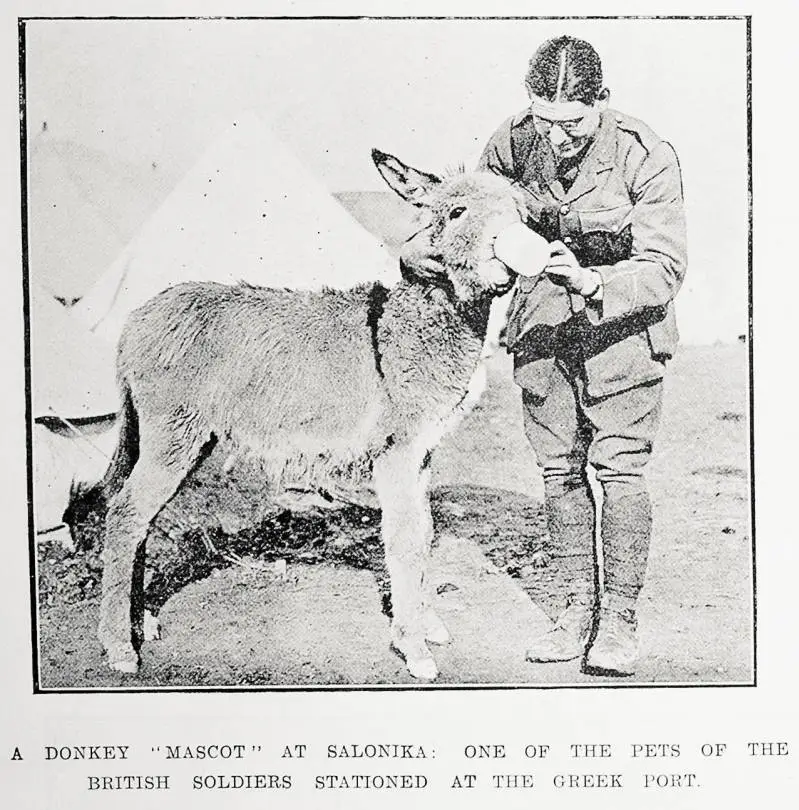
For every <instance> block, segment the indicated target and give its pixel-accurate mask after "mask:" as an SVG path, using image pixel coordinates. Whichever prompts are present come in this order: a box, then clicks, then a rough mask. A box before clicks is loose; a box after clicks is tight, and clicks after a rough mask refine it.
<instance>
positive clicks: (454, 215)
mask: <svg viewBox="0 0 799 810" xmlns="http://www.w3.org/2000/svg"><path fill="white" fill-rule="evenodd" d="M465 212H466V206H464V205H459V206H457V207H456V208H453V209H452V210H451V211H450V212H449V218H450V219H457V218H458V217H459V216H461V214H464V213H465Z"/></svg>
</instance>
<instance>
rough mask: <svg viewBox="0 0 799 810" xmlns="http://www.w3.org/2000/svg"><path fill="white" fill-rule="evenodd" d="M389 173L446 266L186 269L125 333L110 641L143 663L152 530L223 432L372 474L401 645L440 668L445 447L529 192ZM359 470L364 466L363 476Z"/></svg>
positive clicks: (308, 461)
mask: <svg viewBox="0 0 799 810" xmlns="http://www.w3.org/2000/svg"><path fill="white" fill-rule="evenodd" d="M372 158H373V160H374V162H375V165H376V166H377V168H378V170H379V172H380V173H381V175H382V176H383V178H384V179H385V180H386V182H387V183H388V185H389V186H390V187H391V188H392V189H393V190H394V191H395V192H396V193H397V194H399V195H400V196H401V197H402V198H404V199H405V200H407V201H409V202H410V203H412V204H413V205H415V206H418V207H420V208H423V209H426V210H427V212H428V213H429V217H430V222H431V228H432V233H433V244H434V246H436V247H437V248H438V252H440V254H441V256H443V262H444V267H445V271H446V272H445V277H442V278H441V279H436V280H435V283H433V282H431V281H428V280H409V279H405V280H402V281H400V282H398V283H397V284H396V285H395V286H393V287H391V288H386V287H384V286H382V285H381V284H379V283H368V284H361V285H359V286H356V287H353V288H352V289H350V290H345V291H341V290H333V289H323V290H321V291H299V290H285V289H282V290H278V289H268V288H263V287H255V286H250V285H247V284H244V283H240V284H238V285H234V286H228V285H223V284H217V283H212V282H207V283H199V282H196V283H194V282H189V283H183V284H178V285H176V286H174V287H171V288H169V289H167V290H165V291H164V292H162V293H160V294H159V295H157V296H156V297H154V298H153V299H151V300H150V301H148V302H147V303H145V304H144V305H143V306H141V307H140V308H139V309H137V310H135V311H134V312H133V313H131V315H130V317H129V319H128V321H127V324H126V326H125V329H124V331H123V333H122V336H121V337H120V341H119V347H118V356H117V376H118V382H119V386H120V392H121V399H122V403H123V405H122V410H121V414H120V419H121V430H120V441H119V446H118V447H117V451H116V453H115V456H114V458H113V459H112V462H111V466H110V467H109V470H108V472H107V473H106V476H105V478H104V484H105V488H106V495H107V497H110V498H111V501H110V506H109V510H108V514H107V518H106V536H105V548H104V552H103V553H104V572H103V585H102V602H101V607H100V625H99V638H100V641H101V642H102V644H103V646H104V648H105V650H106V652H107V654H108V664H109V666H110V667H111V668H112V669H114V670H118V671H120V672H126V673H135V672H136V671H137V669H138V666H139V649H140V647H141V644H142V641H143V632H142V622H143V615H142V614H143V608H142V604H143V599H142V590H143V568H144V567H143V561H144V554H145V545H146V538H147V532H148V528H149V526H150V523H151V522H152V521H153V520H154V518H155V517H156V516H157V515H158V513H159V511H160V510H161V509H162V508H163V506H164V505H165V504H166V503H167V501H169V500H170V499H171V498H172V497H173V495H174V494H175V493H176V491H177V489H178V487H179V486H180V485H181V483H182V481H183V480H184V479H185V478H186V476H187V475H188V474H189V473H190V472H191V471H192V469H193V468H195V467H196V466H197V464H198V463H199V462H200V461H201V460H202V459H203V458H204V456H205V455H206V454H207V452H208V451H209V448H210V447H211V446H213V445H214V444H215V443H220V442H224V443H225V444H226V445H227V447H226V448H225V449H226V451H227V449H228V448H229V450H230V453H231V454H236V453H240V452H247V453H249V454H254V455H256V456H257V457H259V458H260V459H261V460H262V462H263V467H264V471H265V474H267V475H268V476H269V477H270V480H273V481H276V482H278V484H279V482H280V481H281V480H282V476H283V475H284V474H286V471H287V470H289V471H290V472H292V473H294V474H296V471H297V470H298V469H299V470H302V471H303V474H304V475H305V476H307V478H308V479H309V480H315V481H318V480H324V477H325V476H328V475H335V474H337V473H340V472H341V471H342V470H345V471H347V474H350V475H356V476H362V477H366V476H369V475H371V477H372V483H373V486H374V489H375V491H376V493H377V497H378V499H379V502H380V506H381V509H382V524H381V533H382V538H383V541H384V545H385V553H386V566H387V569H388V573H389V578H390V587H391V601H392V607H393V618H392V621H391V630H390V637H391V646H392V647H393V649H394V650H395V651H396V652H397V653H398V654H399V655H400V656H401V657H402V658H403V659H404V661H405V663H406V666H407V668H408V671H409V672H410V674H411V675H412V676H414V677H415V678H419V679H423V680H428V681H429V680H433V679H435V678H436V676H437V675H438V670H437V667H436V662H435V659H434V658H433V655H432V654H431V652H430V649H429V648H428V646H427V642H431V643H434V644H444V643H446V642H447V641H448V640H449V633H448V631H447V629H446V627H445V626H444V624H443V623H442V622H441V620H440V619H439V618H438V617H437V616H436V614H435V613H434V611H433V608H432V604H431V603H432V598H431V593H430V582H429V578H428V573H427V568H428V559H429V554H430V547H431V542H432V537H433V525H432V518H431V514H430V504H429V499H428V492H427V490H428V480H429V462H430V454H431V452H432V451H433V450H434V449H435V447H436V446H437V444H438V443H439V441H440V440H441V438H442V436H443V435H444V434H445V432H446V431H447V430H448V429H449V428H450V427H451V426H452V425H453V423H454V422H455V421H456V420H457V418H458V417H459V416H460V415H462V414H463V413H465V412H466V411H467V410H468V409H469V408H470V407H471V406H473V405H474V403H475V402H476V401H477V398H478V397H479V395H480V393H481V390H482V386H483V385H484V381H485V370H484V368H483V367H482V363H481V355H482V353H483V346H484V344H485V343H486V341H487V339H488V340H491V339H492V338H491V337H490V336H487V334H486V332H487V326H488V321H489V310H490V307H491V302H492V300H493V299H494V298H495V297H497V296H499V295H501V294H502V293H505V292H507V291H508V290H509V289H510V288H511V287H512V285H513V283H514V279H515V275H514V273H513V272H512V271H511V270H509V268H507V267H506V266H505V265H504V264H502V263H501V262H500V261H499V260H498V259H497V258H496V257H494V253H493V240H494V238H495V237H496V235H497V234H498V233H499V232H500V231H501V230H502V229H504V228H505V227H506V226H508V225H510V224H513V223H516V222H519V221H520V219H521V216H522V213H523V211H524V202H523V200H522V198H521V196H520V195H519V192H517V191H515V190H514V189H513V188H512V186H511V184H510V183H509V182H508V181H507V180H506V179H504V178H501V177H499V176H496V175H492V174H476V173H475V174H467V173H459V174H456V175H453V176H451V177H447V178H445V179H440V178H438V177H436V176H435V175H432V174H427V173H425V172H421V171H418V170H416V169H413V168H411V167H409V166H406V165H405V164H404V163H402V162H401V161H399V160H398V159H397V158H395V157H392V156H391V155H387V154H385V153H383V152H380V151H378V150H374V151H373V152H372ZM353 471H355V472H354V473H353Z"/></svg>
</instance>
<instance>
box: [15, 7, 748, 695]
mask: <svg viewBox="0 0 799 810" xmlns="http://www.w3.org/2000/svg"><path fill="white" fill-rule="evenodd" d="M43 20H51V21H80V20H97V21H100V20H105V21H121V22H124V21H130V20H136V21H142V20H147V21H174V20H194V21H212V20H253V21H254V20H260V21H266V20H270V21H283V20H297V21H312V20H325V21H342V22H352V21H358V20H381V21H384V22H391V21H395V20H404V21H408V20H418V21H429V22H434V21H441V20H460V21H475V22H479V21H488V20H496V21H502V20H542V21H546V20H549V21H552V20H711V21H722V20H736V21H741V20H743V21H745V22H746V123H747V153H748V154H747V157H748V175H747V180H748V242H749V262H748V265H749V267H748V276H749V277H748V289H749V312H748V314H749V324H748V335H747V337H748V342H749V484H750V494H749V503H750V520H751V526H750V529H751V548H752V667H753V679H752V682H751V683H718V684H715V683H710V684H703V683H698V684H693V683H690V684H686V683H647V684H640V683H623V682H620V683H601V684H596V685H591V684H501V685H493V684H491V685H482V684H462V685H461V684H459V685H456V684H440V685H436V684H426V685H417V684H385V685H383V684H363V685H352V686H339V685H335V686H333V685H331V686H326V685H319V686H310V687H309V686H290V685H286V686H248V687H246V688H243V687H236V686H229V687H220V686H212V687H206V688H191V687H138V688H113V687H98V688H73V689H70V688H60V689H46V688H44V689H43V688H42V687H41V685H40V683H39V643H38V641H39V640H38V633H37V630H38V589H37V585H36V534H35V529H34V505H33V411H32V406H31V390H32V389H31V346H30V340H31V335H30V279H29V263H28V207H27V199H28V173H27V157H28V150H27V118H26V99H27V97H26V50H25V24H26V23H27V22H29V21H43ZM17 28H18V42H19V120H20V190H21V200H20V205H21V208H20V210H21V223H22V228H21V231H22V308H23V318H24V339H25V350H24V364H25V428H26V450H27V492H28V558H29V566H30V568H29V580H30V596H31V605H30V611H31V645H32V664H33V694H35V695H51V694H59V695H63V694H91V695H96V694H103V695H109V694H111V695H113V694H174V693H179V694H225V693H229V694H230V693H232V694H239V693H259V692H290V693H298V692H299V693H305V692H315V693H320V692H373V693H382V692H419V691H421V692H430V691H446V692H473V691H512V690H513V691H517V690H544V691H549V690H564V689H569V690H586V689H594V690H596V689H632V690H641V689H731V688H732V689H740V688H751V687H756V686H757V685H758V684H757V564H756V559H757V554H756V543H755V536H756V530H755V428H754V413H755V410H754V409H755V395H754V385H755V376H754V345H753V343H754V341H753V338H754V296H753V274H752V268H753V226H754V216H753V202H754V200H753V190H752V188H753V187H752V176H753V175H752V15H751V14H747V15H743V14H739V15H735V14H720V15H712V14H710V15H708V14H702V15H584V16H538V15H508V16H501V15H497V16H494V15H491V16H472V17H465V16H454V15H448V16H372V15H310V16H299V15H298V16H173V17H169V16H166V17H131V16H105V17H103V16H51V17H34V16H31V17H18V18H17Z"/></svg>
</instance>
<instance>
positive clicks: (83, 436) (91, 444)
mask: <svg viewBox="0 0 799 810" xmlns="http://www.w3.org/2000/svg"><path fill="white" fill-rule="evenodd" d="M47 410H48V411H50V413H51V414H52V415H53V416H54V417H55V418H56V419H58V421H59V422H63V423H64V424H65V425H66V426H67V428H68V429H69V430H71V431H72V432H73V433H74V434H75V435H76V436H77V437H78V438H79V439H82V440H83V441H84V442H86V444H88V445H89V447H92V448H93V449H94V450H95V451H96V452H97V453H99V454H100V455H101V456H102V457H103V458H104V459H105V460H106V461H108V463H109V464H110V463H111V456H109V455H108V454H107V453H104V452H103V451H102V450H101V449H100V448H99V447H98V446H97V445H96V444H95V443H94V442H93V441H92V440H91V439H90V438H89V437H88V436H87V435H86V434H85V433H81V432H80V431H79V430H78V429H77V428H76V427H75V425H73V424H72V422H70V421H69V419H65V418H64V417H63V416H61V415H59V414H57V413H56V412H55V411H54V410H53V408H52V407H50V408H48V409H47Z"/></svg>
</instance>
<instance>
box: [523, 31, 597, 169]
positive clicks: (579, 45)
mask: <svg viewBox="0 0 799 810" xmlns="http://www.w3.org/2000/svg"><path fill="white" fill-rule="evenodd" d="M524 83H525V85H526V87H527V92H528V94H529V96H530V102H531V103H530V110H531V112H532V114H533V120H534V122H535V126H536V129H537V130H538V132H539V133H540V134H541V135H542V136H543V137H545V138H546V139H547V140H548V141H549V144H550V145H551V147H552V151H553V152H554V153H555V156H556V157H557V158H559V159H561V158H565V157H570V156H572V155H575V154H577V153H578V152H579V151H580V150H581V149H582V148H583V147H584V146H585V145H586V144H587V143H588V141H589V140H590V139H591V138H592V137H593V136H594V133H595V132H596V130H597V127H598V126H599V116H600V113H601V112H602V110H603V109H605V108H606V107H607V104H608V99H609V98H610V92H609V91H608V89H607V88H606V87H604V85H603V84H602V62H601V61H600V59H599V55H598V54H597V52H596V51H595V50H594V48H593V46H592V45H591V44H589V43H588V42H585V41H583V40H581V39H575V38H574V37H569V36H562V37H556V38H555V39H550V40H547V41H546V42H545V43H544V44H543V45H542V46H541V47H540V48H539V49H538V50H537V51H536V52H535V53H534V54H533V57H532V59H530V67H529V68H528V70H527V75H526V76H525V80H524Z"/></svg>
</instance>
